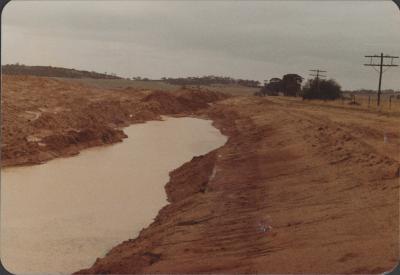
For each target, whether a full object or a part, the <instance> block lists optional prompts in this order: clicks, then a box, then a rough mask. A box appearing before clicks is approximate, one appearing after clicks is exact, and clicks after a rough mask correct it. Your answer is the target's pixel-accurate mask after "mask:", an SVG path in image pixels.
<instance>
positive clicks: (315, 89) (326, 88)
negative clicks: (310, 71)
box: [302, 78, 342, 100]
mask: <svg viewBox="0 0 400 275" xmlns="http://www.w3.org/2000/svg"><path fill="white" fill-rule="evenodd" d="M302 94H303V99H323V100H334V99H337V98H340V97H341V95H342V88H341V87H340V85H339V84H338V83H337V82H336V81H335V80H334V79H328V80H325V79H316V78H314V79H309V80H308V81H307V83H306V84H305V85H304V87H303V90H302Z"/></svg>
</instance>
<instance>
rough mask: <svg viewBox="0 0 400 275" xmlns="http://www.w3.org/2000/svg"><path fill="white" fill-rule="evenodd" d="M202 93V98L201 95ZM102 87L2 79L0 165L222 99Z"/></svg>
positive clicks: (103, 139) (72, 148) (117, 135)
mask: <svg viewBox="0 0 400 275" xmlns="http://www.w3.org/2000/svg"><path fill="white" fill-rule="evenodd" d="M202 95H203V97H202ZM202 95H200V94H197V93H195V92H192V91H182V92H181V93H179V94H178V93H176V94H175V93H167V92H160V91H155V92H153V91H149V90H146V91H137V90H133V89H122V90H104V89H99V88H95V87H92V86H85V85H83V84H77V83H71V82H64V81H60V80H55V79H49V78H43V77H33V76H10V75H5V76H4V77H3V94H2V96H3V98H2V110H1V111H2V148H1V149H2V166H8V165H19V164H31V163H40V162H43V161H44V160H47V159H51V158H53V157H56V156H65V155H72V154H77V153H78V152H79V150H81V149H83V148H86V147H89V146H98V145H102V144H108V143H113V142H118V141H121V140H122V139H123V138H124V137H125V135H124V134H123V132H122V131H121V130H120V129H119V128H121V127H123V126H127V125H129V124H131V123H138V122H145V121H148V120H154V119H159V118H160V115H168V114H188V113H192V112H194V111H196V110H199V109H200V108H206V107H208V104H207V103H208V102H211V101H215V100H218V99H222V98H224V96H219V95H218V94H217V93H215V92H204V93H203V94H202Z"/></svg>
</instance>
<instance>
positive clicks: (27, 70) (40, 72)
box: [1, 63, 121, 79]
mask: <svg viewBox="0 0 400 275" xmlns="http://www.w3.org/2000/svg"><path fill="white" fill-rule="evenodd" d="M1 68H2V73H3V74H10V75H34V76H46V77H67V78H95V79H121V77H119V76H117V75H116V74H114V73H111V74H107V73H104V74H102V73H97V72H94V71H91V72H89V71H84V70H75V69H67V68H61V67H52V66H27V65H23V64H19V63H16V64H7V65H3V66H1Z"/></svg>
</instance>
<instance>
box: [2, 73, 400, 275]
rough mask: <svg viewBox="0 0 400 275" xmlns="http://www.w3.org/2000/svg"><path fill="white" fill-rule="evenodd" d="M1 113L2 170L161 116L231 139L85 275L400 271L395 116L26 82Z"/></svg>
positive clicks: (197, 161)
mask: <svg viewBox="0 0 400 275" xmlns="http://www.w3.org/2000/svg"><path fill="white" fill-rule="evenodd" d="M2 114H3V116H2V165H17V164H28V163H37V162H40V161H44V160H46V159H49V158H53V157H57V156H63V155H68V154H71V153H77V152H79V150H80V149H82V148H84V147H88V146H93V145H101V144H105V143H112V142H115V141H119V140H121V139H122V138H123V137H124V134H123V132H122V130H120V128H119V127H121V126H122V125H126V124H129V123H134V122H140V121H145V120H149V119H157V118H158V117H159V115H160V114H177V115H194V116H197V117H204V118H210V119H213V121H214V124H215V126H216V127H217V128H219V129H220V130H221V131H222V133H223V134H225V135H227V136H228V137H229V139H228V141H227V143H226V144H225V145H224V146H222V147H221V148H219V149H217V150H214V151H212V152H210V153H208V154H207V155H204V156H200V157H195V158H193V159H192V160H191V161H190V162H188V163H186V164H184V165H183V166H181V167H180V168H178V169H176V170H174V171H172V172H171V173H170V181H169V182H168V183H167V184H166V187H165V189H166V192H167V196H168V200H169V202H170V204H169V205H167V206H166V207H164V208H163V209H161V210H160V212H159V214H158V216H157V218H156V219H155V221H154V222H153V223H152V224H151V225H150V226H149V227H148V228H145V229H143V230H142V231H141V233H140V235H139V237H138V238H136V239H132V240H127V241H125V242H123V243H121V244H119V245H117V246H116V247H114V248H113V249H112V250H111V251H110V252H109V253H108V254H107V255H106V256H105V257H104V258H101V259H97V260H96V261H95V263H94V265H93V266H92V267H88V268H87V269H82V270H81V271H79V272H77V273H81V274H93V273H102V274H110V273H115V274H123V273H205V272H206V273H210V272H212V273H233V272H235V273H256V272H257V273H347V274H349V273H363V274H365V273H381V272H383V271H388V270H390V269H392V268H393V267H394V266H395V265H396V263H397V262H398V260H399V253H398V252H399V246H398V245H399V243H398V238H399V222H398V221H399V208H398V202H399V193H398V191H399V181H398V180H399V161H400V159H399V154H398V152H399V151H398V149H399V145H400V144H399V143H400V141H399V135H400V133H399V117H398V116H396V115H395V114H386V113H379V112H370V111H368V110H362V109H354V108H347V107H346V106H342V107H340V106H327V105H323V104H320V105H318V104H309V103H308V102H302V101H295V100H286V99H284V98H259V97H252V96H248V97H244V96H240V97H239V96H238V97H227V96H223V95H219V94H218V93H214V92H207V91H192V90H184V91H177V92H174V93H166V92H161V91H158V92H157V91H139V90H133V89H127V90H124V89H114V90H111V89H108V90H103V89H100V88H94V87H89V86H84V85H83V84H71V83H66V82H62V81H60V80H52V79H44V78H36V77H20V76H18V77H11V76H10V77H5V78H3V98H2ZM126 218H127V219H129V217H126ZM94 260H95V259H94Z"/></svg>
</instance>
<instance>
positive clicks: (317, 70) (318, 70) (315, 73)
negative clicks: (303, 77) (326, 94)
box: [310, 69, 326, 93]
mask: <svg viewBox="0 0 400 275" xmlns="http://www.w3.org/2000/svg"><path fill="white" fill-rule="evenodd" d="M310 72H313V73H312V74H310V76H314V77H315V80H316V81H317V91H318V93H319V79H320V78H324V77H326V75H322V74H320V73H326V71H322V70H320V69H316V70H310Z"/></svg>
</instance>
